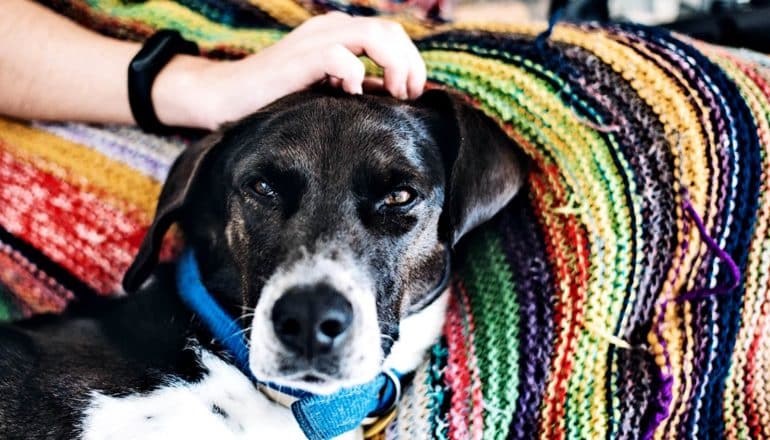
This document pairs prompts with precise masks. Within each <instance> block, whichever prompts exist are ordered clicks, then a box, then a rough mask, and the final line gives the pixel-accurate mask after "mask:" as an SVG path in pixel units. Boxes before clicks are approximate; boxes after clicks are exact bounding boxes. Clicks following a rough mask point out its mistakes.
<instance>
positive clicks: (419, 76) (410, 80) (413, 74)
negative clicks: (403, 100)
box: [406, 41, 427, 99]
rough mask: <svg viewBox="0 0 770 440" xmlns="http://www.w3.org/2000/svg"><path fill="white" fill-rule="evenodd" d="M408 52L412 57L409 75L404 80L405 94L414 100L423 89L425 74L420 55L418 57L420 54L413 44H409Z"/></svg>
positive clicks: (423, 63) (423, 62)
mask: <svg viewBox="0 0 770 440" xmlns="http://www.w3.org/2000/svg"><path fill="white" fill-rule="evenodd" d="M410 43H411V41H410ZM409 52H410V54H411V57H412V62H411V67H410V69H409V75H408V77H407V80H406V87H407V92H408V93H409V99H415V98H417V97H419V96H420V95H421V94H422V92H423V90H424V89H425V81H426V79H427V72H426V68H425V61H423V59H422V55H420V52H419V51H418V50H417V47H415V46H414V44H411V47H410V50H409Z"/></svg>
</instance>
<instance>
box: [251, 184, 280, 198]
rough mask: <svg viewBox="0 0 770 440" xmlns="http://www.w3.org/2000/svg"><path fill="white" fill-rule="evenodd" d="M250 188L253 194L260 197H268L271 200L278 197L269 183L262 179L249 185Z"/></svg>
mask: <svg viewBox="0 0 770 440" xmlns="http://www.w3.org/2000/svg"><path fill="white" fill-rule="evenodd" d="M251 188H252V189H253V190H254V192H255V193H257V194H259V195H260V196H262V197H268V198H271V199H274V198H276V197H278V193H276V192H275V190H274V189H273V187H272V186H270V184H269V183H267V182H265V181H264V180H262V179H257V180H255V181H254V183H253V184H252V185H251Z"/></svg>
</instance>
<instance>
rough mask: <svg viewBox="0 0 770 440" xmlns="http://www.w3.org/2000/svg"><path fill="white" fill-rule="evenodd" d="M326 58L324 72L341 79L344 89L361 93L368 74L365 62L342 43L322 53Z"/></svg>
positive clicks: (352, 92) (353, 92)
mask: <svg viewBox="0 0 770 440" xmlns="http://www.w3.org/2000/svg"><path fill="white" fill-rule="evenodd" d="M320 56H322V57H323V60H324V62H323V63H324V74H325V75H329V77H330V78H336V79H339V80H340V81H341V85H342V90H344V91H346V92H348V93H351V94H357V95H360V94H361V93H363V88H362V83H363V82H364V76H365V75H366V68H365V67H364V63H362V62H361V60H359V59H358V57H357V56H355V55H354V54H353V53H352V52H351V51H349V50H348V49H347V48H346V47H345V46H342V45H341V44H335V45H332V46H329V48H328V49H327V50H326V51H324V52H323V53H321V54H320Z"/></svg>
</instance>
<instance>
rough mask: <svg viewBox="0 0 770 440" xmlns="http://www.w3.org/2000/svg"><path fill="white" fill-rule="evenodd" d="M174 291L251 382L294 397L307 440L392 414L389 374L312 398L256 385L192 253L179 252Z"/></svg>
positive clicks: (396, 391)
mask: <svg viewBox="0 0 770 440" xmlns="http://www.w3.org/2000/svg"><path fill="white" fill-rule="evenodd" d="M176 282H177V290H178V291H179V295H180V296H181V297H182V300H183V301H184V303H185V304H186V305H187V306H188V307H189V308H190V309H192V310H193V311H194V312H195V313H196V314H197V315H198V317H199V318H200V319H201V320H202V321H203V323H204V324H205V325H206V327H207V328H208V330H209V331H210V332H211V334H212V335H213V336H214V338H216V339H217V340H218V341H219V343H220V344H222V346H223V347H224V348H225V349H227V351H228V352H229V353H230V355H231V356H232V357H233V359H234V361H235V364H236V365H237V366H238V368H239V369H240V370H241V372H243V374H245V375H247V376H248V377H249V378H251V380H252V381H253V382H255V383H256V384H258V385H262V386H265V387H267V388H269V389H271V390H274V391H277V392H279V393H282V394H287V395H289V396H292V397H294V398H296V401H294V403H292V404H291V411H292V413H293V414H294V418H295V419H296V420H297V423H298V424H299V426H300V428H301V429H302V431H303V432H304V433H305V435H306V436H307V437H308V439H310V440H326V439H330V438H333V437H337V436H339V435H342V434H344V433H346V432H349V431H352V430H354V429H356V428H358V427H359V426H361V425H362V424H363V422H364V421H365V420H366V419H367V418H368V417H378V416H381V415H383V414H386V413H388V412H390V411H391V410H393V409H394V408H395V406H396V405H397V404H398V401H399V399H400V397H401V396H400V394H401V379H402V378H401V376H400V375H399V374H398V372H396V371H395V370H391V371H388V372H383V373H381V374H379V375H378V376H377V377H376V378H375V379H374V380H372V381H370V382H367V383H365V384H362V385H358V386H355V387H350V388H344V389H342V390H340V391H337V392H336V393H334V394H329V395H321V394H312V393H309V392H307V391H303V390H298V389H294V388H288V387H283V386H280V385H276V384H273V383H268V382H263V381H260V380H259V379H258V378H256V377H254V375H253V374H252V373H251V370H250V369H249V350H248V347H247V345H246V340H245V337H244V336H243V334H242V330H243V329H241V328H240V326H239V325H238V324H237V323H236V322H235V321H234V320H233V319H232V318H231V317H230V316H229V315H228V314H227V312H225V310H224V309H222V307H221V306H220V305H219V304H218V303H217V302H216V301H215V300H214V298H213V297H212V296H211V294H210V293H209V292H208V291H207V290H206V287H205V286H204V285H203V283H202V282H201V277H200V271H199V270H198V264H197V262H196V260H195V255H194V254H193V252H192V250H190V249H187V250H185V251H184V252H183V253H182V255H181V257H180V259H179V262H178V264H177V276H176Z"/></svg>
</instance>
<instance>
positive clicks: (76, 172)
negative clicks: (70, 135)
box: [0, 118, 160, 219]
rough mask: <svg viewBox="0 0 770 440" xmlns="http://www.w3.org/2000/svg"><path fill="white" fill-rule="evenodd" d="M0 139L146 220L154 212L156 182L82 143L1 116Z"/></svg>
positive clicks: (157, 192) (27, 157)
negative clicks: (112, 199) (101, 193)
mask: <svg viewBox="0 0 770 440" xmlns="http://www.w3.org/2000/svg"><path fill="white" fill-rule="evenodd" d="M0 140H3V141H4V142H5V144H6V145H5V146H4V148H6V149H8V151H10V152H11V153H12V154H14V155H15V156H17V157H19V158H20V159H22V160H25V161H35V166H36V167H39V168H41V169H42V170H43V171H46V172H49V173H52V174H55V175H56V176H57V177H59V178H61V179H62V180H64V181H65V182H67V183H69V184H72V185H75V186H77V187H80V188H85V187H87V186H90V187H92V188H95V189H97V190H98V191H100V192H103V193H104V194H108V195H110V196H112V197H113V198H115V199H117V200H120V201H123V203H122V205H123V206H119V207H120V209H121V210H124V211H127V210H128V211H131V210H136V209H138V210H139V211H140V213H141V214H142V216H143V217H144V218H147V219H150V218H152V216H153V215H154V213H155V204H156V203H157V200H158V196H159V195H160V184H159V183H158V182H157V181H155V180H153V179H152V178H150V177H147V176H145V175H143V174H141V173H139V172H138V171H136V170H134V169H133V168H131V167H129V166H126V165H124V164H122V163H120V162H116V161H114V160H111V159H109V158H107V157H106V156H104V155H102V154H100V153H97V152H95V151H93V150H91V149H90V148H88V147H85V146H83V145H80V144H76V143H73V142H70V141H67V140H64V139H62V138H60V137H57V136H55V135H53V134H49V133H47V132H44V131H41V130H35V129H34V128H31V127H29V126H27V125H25V124H22V123H19V122H14V121H11V120H9V119H5V118H0ZM134 214H136V213H134Z"/></svg>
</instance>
